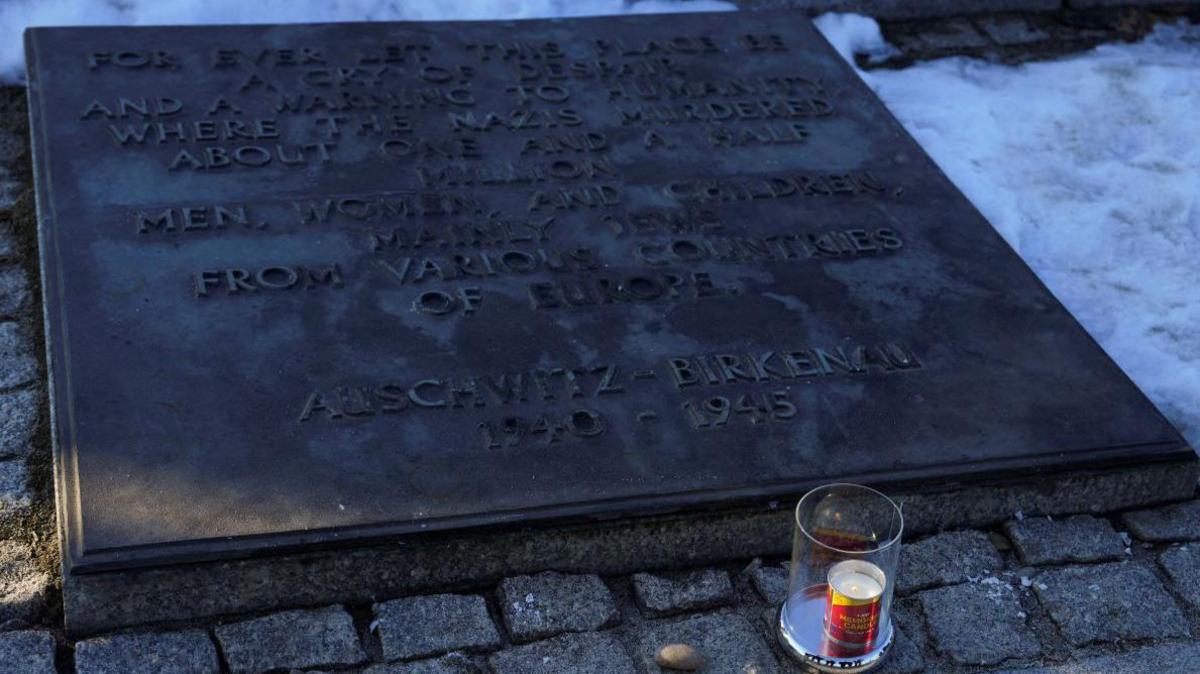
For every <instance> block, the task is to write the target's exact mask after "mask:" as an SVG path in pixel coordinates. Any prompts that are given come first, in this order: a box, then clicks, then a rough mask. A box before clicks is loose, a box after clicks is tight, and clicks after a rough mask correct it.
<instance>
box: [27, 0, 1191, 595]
mask: <svg viewBox="0 0 1200 674" xmlns="http://www.w3.org/2000/svg"><path fill="white" fill-rule="evenodd" d="M26 43H27V49H28V54H29V58H28V62H29V83H30V86H29V95H30V102H31V109H32V123H33V138H34V141H33V143H34V152H35V161H36V182H37V195H38V206H39V213H40V227H41V250H42V260H43V265H42V274H43V285H44V292H45V307H46V326H47V335H46V342H47V345H48V352H49V358H50V375H51V381H52V406H53V410H54V420H53V427H54V434H55V442H56V447H57V455H56V459H57V467H58V481H57V490H58V502H59V508H60V518H61V520H60V521H61V523H62V530H63V532H64V534H63V535H64V541H65V547H64V550H65V556H66V561H67V565H68V568H69V570H71V571H72V572H73V573H76V574H78V573H81V572H89V571H104V570H116V569H128V568H132V567H140V566H153V565H162V564H168V563H178V562H190V561H198V560H211V559H228V558H235V557H245V556H251V555H259V554H263V553H266V552H278V551H284V550H311V549H316V548H320V547H323V546H329V545H331V544H334V543H353V544H359V543H362V544H365V543H369V542H370V543H376V542H383V541H390V540H396V539H400V538H403V537H405V536H409V535H411V534H414V533H419V532H432V531H449V530H465V529H468V528H471V529H477V528H483V529H480V530H485V529H490V528H494V527H497V526H499V525H522V526H525V525H532V524H544V523H549V522H569V521H586V520H589V519H591V518H613V517H623V516H637V515H642V514H647V513H664V512H688V511H697V510H699V509H709V508H714V507H721V506H730V505H731V504H751V503H759V504H762V503H766V502H767V501H769V500H771V499H778V498H782V497H785V496H791V495H795V494H798V493H799V492H801V491H803V490H804V489H805V488H807V487H809V486H812V485H814V484H816V483H821V482H826V481H830V480H835V479H839V480H841V479H844V480H854V481H864V482H868V483H872V484H885V485H886V484H898V483H901V482H907V483H913V482H914V481H928V482H930V483H936V482H938V481H946V480H955V481H960V482H961V481H964V480H971V479H976V478H983V477H988V478H989V479H990V478H993V477H996V476H1001V477H1004V476H1021V475H1026V474H1031V473H1034V472H1038V471H1044V470H1057V469H1064V468H1077V467H1085V468H1086V467H1100V466H1109V465H1116V464H1122V463H1131V462H1150V461H1159V460H1168V459H1178V458H1181V457H1185V456H1188V455H1190V450H1189V449H1188V448H1187V446H1186V444H1185V442H1184V441H1183V440H1182V439H1181V437H1180V436H1179V434H1178V433H1177V432H1176V431H1175V430H1174V429H1173V428H1172V427H1171V426H1170V425H1169V424H1168V423H1167V422H1166V421H1165V420H1164V419H1163V417H1162V416H1161V415H1160V414H1159V413H1158V412H1157V410H1155V408H1154V407H1153V406H1152V405H1151V403H1150V402H1149V401H1148V400H1147V399H1146V398H1145V397H1144V396H1143V395H1142V393H1141V392H1140V391H1139V390H1138V389H1137V388H1136V387H1135V386H1134V385H1133V384H1132V383H1131V382H1130V381H1129V379H1127V378H1126V376H1125V375H1124V374H1123V373H1122V372H1121V371H1120V370H1119V369H1118V368H1117V366H1116V365H1115V364H1114V363H1113V362H1112V361H1111V360H1110V359H1109V358H1108V357H1107V356H1106V355H1105V354H1104V352H1103V351H1102V350H1101V349H1100V348H1099V347H1098V346H1097V345H1096V343H1095V342H1094V341H1093V340H1092V339H1091V338H1090V337H1089V336H1088V335H1087V334H1086V333H1085V332H1084V331H1083V330H1082V329H1081V328H1080V326H1079V325H1078V324H1077V323H1076V322H1075V320H1074V319H1073V318H1072V317H1071V316H1070V314H1068V313H1067V311H1066V310H1065V309H1064V308H1063V307H1062V306H1061V305H1060V304H1059V303H1058V302H1057V301H1056V300H1055V298H1054V297H1053V296H1051V294H1050V293H1049V292H1048V291H1047V290H1046V288H1045V287H1044V286H1043V285H1042V284H1041V283H1040V282H1039V281H1038V279H1037V278H1036V277H1035V276H1034V275H1033V273H1031V272H1030V270H1029V269H1028V268H1027V267H1026V266H1025V265H1024V264H1023V263H1022V262H1021V260H1020V259H1019V258H1018V257H1017V256H1016V255H1015V254H1014V253H1013V251H1012V250H1011V249H1010V248H1009V247H1008V246H1007V245H1006V244H1005V243H1004V242H1003V241H1002V240H1001V238H1000V237H999V236H998V235H997V233H996V232H995V231H993V229H992V228H991V227H990V226H989V225H988V223H987V222H986V221H984V219H983V218H982V217H981V216H980V215H979V213H978V212H976V210H975V209H974V208H973V207H972V206H971V204H970V203H968V201H967V200H966V199H965V198H964V197H963V196H962V195H961V194H960V193H959V192H958V191H957V190H956V189H955V188H954V187H953V186H951V184H950V183H949V182H948V181H947V179H946V178H945V176H943V175H942V173H941V172H940V171H939V170H938V169H937V168H936V167H935V166H934V165H933V164H932V163H931V161H930V160H929V159H928V158H927V157H926V156H925V154H924V153H923V152H922V151H921V149H920V148H919V147H918V146H917V144H916V143H915V142H914V141H913V140H912V139H911V138H910V137H909V136H908V135H907V134H906V133H905V132H904V130H903V129H902V128H901V127H900V125H899V124H898V123H897V122H896V121H895V120H894V119H893V118H892V116H891V115H890V114H889V113H888V112H887V110H886V109H885V108H884V107H883V105H882V104H881V103H880V102H879V101H878V100H876V98H875V97H874V96H873V95H872V94H871V92H870V91H869V90H868V89H867V87H866V86H864V85H863V83H862V82H861V81H860V80H859V78H858V77H857V76H856V75H855V74H854V73H853V71H852V70H851V69H850V68H849V67H848V66H847V64H845V63H844V62H843V61H842V60H841V59H840V58H839V57H838V56H837V55H836V54H835V52H834V51H833V49H831V48H830V47H829V45H828V44H827V43H826V42H825V41H824V40H823V39H822V38H821V36H820V35H819V34H818V33H817V32H816V31H815V30H814V28H813V27H812V25H811V24H810V22H809V21H808V20H807V19H806V18H804V17H803V16H802V15H801V14H799V13H789V12H782V13H757V14H685V15H663V16H630V17H611V18H595V19H575V20H562V21H551V20H544V21H543V20H539V21H520V22H471V23H364V24H329V25H291V26H200V27H170V28H155V27H148V28H53V29H34V30H31V31H29V32H28V33H27V37H26Z"/></svg>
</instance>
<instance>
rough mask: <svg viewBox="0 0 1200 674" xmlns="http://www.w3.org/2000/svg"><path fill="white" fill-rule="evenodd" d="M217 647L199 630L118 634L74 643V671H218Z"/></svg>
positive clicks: (117, 673) (140, 673) (107, 673)
mask: <svg viewBox="0 0 1200 674" xmlns="http://www.w3.org/2000/svg"><path fill="white" fill-rule="evenodd" d="M220 671H221V665H220V662H219V661H218V659H217V649H216V646H215V645H213V642H212V639H210V638H209V636H208V633H206V632H204V631H202V630H187V631H183V632H170V633H165V634H164V633H151V632H142V633H137V634H118V635H115V636H107V637H99V638H96V639H88V640H86V641H80V642H79V643H77V644H75V672H76V674H219V673H220Z"/></svg>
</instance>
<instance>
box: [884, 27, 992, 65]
mask: <svg viewBox="0 0 1200 674" xmlns="http://www.w3.org/2000/svg"><path fill="white" fill-rule="evenodd" d="M887 37H888V41H889V42H891V43H892V44H894V45H896V46H897V47H899V48H900V49H901V50H903V51H904V52H906V53H915V54H918V55H923V56H938V55H942V54H949V53H954V52H960V51H963V50H977V49H983V48H985V47H989V46H991V42H989V41H988V39H987V37H985V36H984V35H983V33H981V32H979V29H978V28H976V27H975V25H974V24H972V23H971V22H970V21H968V20H966V19H953V20H951V21H943V22H940V23H939V24H938V25H937V26H930V27H927V28H922V29H921V30H919V31H915V32H894V31H889V32H888V35H887Z"/></svg>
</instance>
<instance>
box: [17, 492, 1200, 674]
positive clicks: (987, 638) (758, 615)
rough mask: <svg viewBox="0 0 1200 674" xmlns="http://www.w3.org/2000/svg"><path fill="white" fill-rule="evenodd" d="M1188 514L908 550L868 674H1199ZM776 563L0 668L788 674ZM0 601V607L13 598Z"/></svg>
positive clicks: (47, 654) (1084, 521)
mask: <svg viewBox="0 0 1200 674" xmlns="http://www.w3.org/2000/svg"><path fill="white" fill-rule="evenodd" d="M1198 496H1200V494H1198ZM1197 509H1200V499H1197V500H1194V501H1191V502H1188V503H1184V504H1180V505H1167V506H1161V507H1158V508H1153V509H1149V510H1145V511H1138V512H1129V513H1109V514H1106V515H1104V516H1096V515H1075V516H1072V517H1067V518H1064V519H1050V518H1047V517H1040V516H1025V515H1020V514H1018V515H1017V517H1016V518H1014V519H1013V520H1011V521H1009V522H1007V523H1005V524H1004V525H1003V526H1001V527H997V528H996V529H995V530H991V531H950V532H943V533H940V534H936V535H933V536H928V537H925V538H923V539H920V540H914V541H909V542H907V543H906V544H905V547H904V549H903V550H902V561H901V571H900V573H901V575H900V579H901V585H899V586H898V587H897V597H896V604H895V620H896V625H897V628H898V631H899V637H898V639H897V645H896V647H895V650H894V651H893V653H892V655H891V657H890V662H889V663H888V664H887V665H886V666H885V667H884V668H883V669H881V670H880V671H881V672H883V673H885V674H906V673H909V672H1001V671H1003V672H1018V671H1025V672H1038V673H1045V674H1049V673H1055V674H1068V673H1078V674H1082V673H1085V672H1088V673H1095V672H1108V671H1112V672H1195V671H1200V641H1197V640H1196V639H1193V636H1197V635H1200V591H1198V590H1197V588H1198V587H1200V522H1198V520H1197V519H1196V518H1187V519H1186V520H1184V519H1178V518H1179V517H1181V514H1182V513H1189V512H1195V511H1196V510H1197ZM1150 523H1153V524H1150ZM1172 523H1175V524H1172ZM785 562H786V560H783V559H766V560H764V559H754V560H746V561H745V562H738V563H735V564H729V565H725V566H718V567H709V568H702V569H687V570H676V571H669V572H655V571H647V572H645V573H637V574H633V575H631V576H618V577H605V578H601V577H599V576H596V575H588V574H583V575H572V574H561V573H555V572H546V573H541V574H537V575H533V576H518V577H512V578H506V579H503V580H501V581H500V582H498V583H496V584H495V585H491V586H486V587H480V588H476V589H475V590H474V591H471V592H462V593H454V594H435V595H422V596H414V597H402V598H396V599H391V600H387V601H380V602H377V603H375V604H372V605H361V606H324V607H317V608H305V609H296V610H290V611H282V612H277V613H271V614H267V615H259V616H250V617H246V616H243V617H234V618H230V619H228V620H225V621H222V622H220V623H218V624H209V625H191V626H186V627H175V628H174V629H170V630H166V631H161V630H143V631H137V630H135V631H131V632H123V633H119V634H115V635H106V636H101V637H95V638H89V639H85V640H82V641H79V642H77V643H75V644H74V645H73V649H72V648H71V647H68V646H66V645H64V644H63V643H62V639H61V636H60V635H59V633H58V632H57V631H56V630H53V629H47V628H46V624H45V621H44V620H39V618H38V617H37V616H36V615H33V614H29V613H25V614H23V616H24V618H23V619H22V620H23V622H22V625H24V626H27V627H31V628H28V629H17V630H12V631H7V632H0V672H6V673H7V672H46V673H52V672H56V671H57V672H70V671H72V669H71V667H72V666H73V667H74V671H75V672H78V674H141V673H146V674H150V673H159V672H162V673H171V674H193V673H197V674H198V673H212V674H219V673H221V672H232V673H234V674H238V673H246V674H251V673H258V672H276V671H320V672H365V673H369V674H416V673H423V674H451V673H453V674H468V673H476V674H483V673H485V672H492V673H494V674H531V673H545V674H566V673H571V672H581V673H583V672H588V673H594V672H600V673H605V674H609V673H611V674H624V673H626V672H628V673H630V674H634V673H637V674H649V673H657V672H665V671H667V670H664V669H661V668H660V667H659V666H658V665H656V664H655V663H654V655H655V653H656V652H657V650H658V649H659V648H660V647H662V646H664V645H666V644H669V643H684V644H688V645H690V646H692V647H694V648H696V649H697V650H698V651H699V652H700V654H701V655H702V656H703V657H704V658H705V660H706V666H705V668H704V669H703V670H701V671H705V672H721V673H726V672H728V673H730V674H744V673H746V672H752V673H755V674H775V673H779V674H798V672H800V669H799V668H798V667H796V666H795V665H794V664H792V663H790V662H789V661H788V660H787V658H786V656H785V655H784V654H783V653H782V652H781V651H780V650H779V649H778V648H777V647H776V646H775V643H774V639H773V635H772V632H771V624H772V622H773V618H774V613H773V607H774V606H776V605H777V602H778V601H780V600H781V599H782V597H783V596H784V594H785V592H786V584H787V574H786V569H785ZM0 587H2V588H3V590H2V591H3V592H4V593H5V594H4V598H5V601H8V600H9V599H11V597H12V595H11V592H13V591H14V590H13V588H14V587H16V586H15V585H12V584H8V585H2V586H0ZM16 591H17V592H21V590H20V589H19V588H18V589H17V590H16ZM22 596H23V595H22ZM19 603H20V601H18V604H19ZM14 620H16V619H14ZM56 658H57V662H58V669H57V670H56V669H55V659H56ZM12 663H20V664H19V666H18V665H15V664H12ZM6 667H7V668H8V669H5V668H6ZM14 667H16V668H15V669H14Z"/></svg>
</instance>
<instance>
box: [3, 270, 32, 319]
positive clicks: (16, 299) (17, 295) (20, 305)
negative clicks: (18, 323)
mask: <svg viewBox="0 0 1200 674" xmlns="http://www.w3.org/2000/svg"><path fill="white" fill-rule="evenodd" d="M31 299H32V296H31V295H30V293H29V282H28V281H27V280H26V279H25V270H23V269H21V268H20V267H18V266H17V265H8V266H0V317H8V318H12V317H15V316H17V315H18V314H20V312H22V311H24V310H25V309H26V308H27V307H28V306H29V304H30V300H31Z"/></svg>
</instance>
